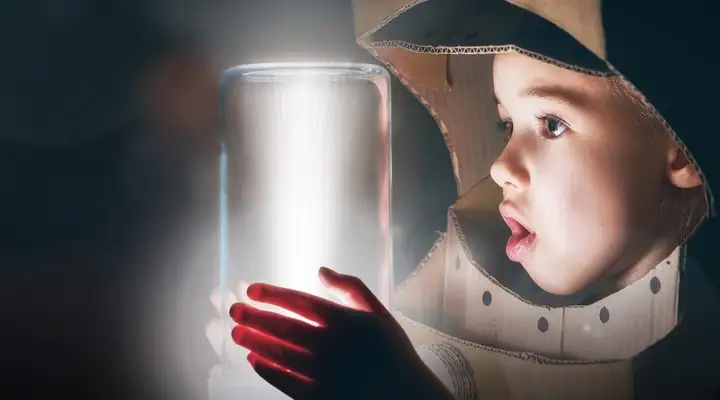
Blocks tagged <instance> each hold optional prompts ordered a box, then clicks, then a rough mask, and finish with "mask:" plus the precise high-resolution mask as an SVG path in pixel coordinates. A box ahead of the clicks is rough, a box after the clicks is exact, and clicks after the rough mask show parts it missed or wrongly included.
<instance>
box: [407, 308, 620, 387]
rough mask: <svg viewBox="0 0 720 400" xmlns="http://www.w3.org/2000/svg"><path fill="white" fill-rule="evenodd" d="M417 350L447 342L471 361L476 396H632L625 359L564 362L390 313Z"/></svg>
mask: <svg viewBox="0 0 720 400" xmlns="http://www.w3.org/2000/svg"><path fill="white" fill-rule="evenodd" d="M394 315H395V318H396V319H397V320H398V322H399V323H400V325H401V326H402V327H403V329H404V330H405V332H406V333H407V334H408V336H409V337H410V339H411V342H412V343H413V345H414V346H415V347H416V348H417V347H420V346H428V345H433V344H446V345H450V346H452V347H453V348H454V349H456V350H457V351H459V352H460V353H461V354H462V355H463V357H464V358H465V359H466V360H467V361H468V362H469V365H470V369H471V370H467V371H465V373H466V374H470V375H472V376H473V379H474V381H475V387H476V390H477V392H478V393H477V398H478V399H512V400H519V399H631V398H632V397H633V379H632V378H633V375H632V365H631V363H630V362H629V361H622V360H619V361H602V362H592V361H566V360H555V359H551V358H547V357H543V356H539V355H536V354H532V353H523V352H509V351H504V350H500V349H496V348H493V347H489V346H483V345H479V344H477V343H473V342H469V341H466V340H462V339H458V338H456V337H453V336H450V335H447V334H445V333H442V332H440V331H438V330H436V329H433V328H431V327H429V326H426V325H423V324H420V323H418V322H415V321H413V320H412V319H410V318H408V317H406V316H404V315H403V314H402V313H400V312H395V313H394Z"/></svg>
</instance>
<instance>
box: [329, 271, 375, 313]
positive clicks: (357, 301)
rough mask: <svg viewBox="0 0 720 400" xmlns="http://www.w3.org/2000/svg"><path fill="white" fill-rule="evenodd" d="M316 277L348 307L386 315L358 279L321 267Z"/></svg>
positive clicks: (373, 296)
mask: <svg viewBox="0 0 720 400" xmlns="http://www.w3.org/2000/svg"><path fill="white" fill-rule="evenodd" d="M318 275H319V276H320V281H321V282H322V284H323V285H324V286H325V287H326V288H327V289H329V290H330V291H331V292H333V294H335V295H337V296H338V297H340V298H342V299H344V300H345V303H346V304H347V305H348V306H350V307H352V308H354V309H356V310H360V311H368V312H372V313H375V314H383V315H384V314H388V311H387V309H386V308H385V306H384V305H383V304H382V303H381V302H380V300H378V299H377V297H375V295H374V294H373V293H372V292H371V291H370V289H368V287H367V286H366V285H365V284H364V283H363V281H362V280H360V278H358V277H356V276H352V275H344V274H340V273H338V272H335V271H333V270H331V269H330V268H327V267H321V268H320V271H318Z"/></svg>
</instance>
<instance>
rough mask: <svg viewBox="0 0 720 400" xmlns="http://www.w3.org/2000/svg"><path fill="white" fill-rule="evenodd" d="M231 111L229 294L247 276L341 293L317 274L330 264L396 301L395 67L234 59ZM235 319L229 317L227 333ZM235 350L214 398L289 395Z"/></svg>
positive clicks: (225, 268)
mask: <svg viewBox="0 0 720 400" xmlns="http://www.w3.org/2000/svg"><path fill="white" fill-rule="evenodd" d="M221 113H222V118H223V123H224V139H223V153H222V155H221V160H220V164H221V165H220V175H221V176H220V179H221V205H220V209H221V216H220V221H221V227H220V229H221V232H220V237H221V240H220V249H219V250H220V262H219V264H220V265H219V270H220V271H219V272H220V273H219V278H220V289H221V293H223V296H222V298H223V299H228V298H233V295H234V296H235V297H239V298H240V300H246V301H247V298H243V295H244V293H242V291H243V289H242V285H241V284H240V285H238V283H239V282H247V283H252V282H267V283H271V284H275V285H279V286H285V287H290V288H292V289H298V290H302V291H305V292H309V293H312V294H315V295H318V296H321V297H325V298H328V299H331V300H337V299H333V298H332V297H331V295H330V293H328V292H327V291H326V290H325V289H324V288H323V287H322V285H321V283H320V280H319V278H318V276H317V271H318V269H319V267H321V266H327V267H330V268H332V269H334V270H336V271H338V272H340V273H345V274H351V275H355V276H357V277H359V278H361V279H362V280H363V282H365V284H366V285H367V286H368V287H369V288H370V290H372V292H373V293H374V294H375V295H376V296H377V297H378V298H379V299H380V300H381V301H382V302H383V303H384V304H385V305H386V306H388V307H389V306H390V301H391V294H392V288H393V271H392V237H391V226H392V225H391V221H392V218H391V133H390V78H389V74H388V73H387V71H385V70H384V69H383V68H382V67H379V66H375V65H369V64H350V63H273V64H252V65H243V66H239V67H235V68H232V69H229V70H227V71H226V72H225V73H224V74H223V77H222V83H221ZM238 287H240V288H241V289H238ZM231 292H232V294H231ZM238 292H241V293H238ZM229 306H230V304H227V303H225V304H223V305H222V309H223V312H224V314H227V309H228V308H229ZM223 316H224V317H226V315H223ZM226 318H227V317H226ZM232 326H233V324H232V322H231V321H229V320H228V321H227V330H228V332H229V331H230V330H231V329H232ZM226 340H230V339H229V336H228V337H227V338H226ZM228 347H232V345H231V346H224V347H223V348H224V349H227V348H228ZM225 353H227V350H226V352H225ZM231 358H232V357H229V355H228V354H223V366H222V369H223V376H224V379H225V381H226V382H225V384H223V385H221V386H224V387H225V389H224V390H215V395H213V397H214V400H216V399H221V398H224V396H223V395H222V394H221V392H224V393H226V394H227V396H228V398H244V399H245V398H247V399H250V398H263V399H270V398H286V397H284V395H281V394H280V393H279V392H278V391H276V390H275V389H274V388H270V387H269V385H268V384H267V383H265V382H264V381H262V380H260V378H259V377H256V376H255V374H254V372H253V371H252V370H250V367H249V364H247V363H240V364H242V365H238V363H237V361H235V362H233V360H232V359H231ZM235 360H237V358H235ZM275 396H277V397H275Z"/></svg>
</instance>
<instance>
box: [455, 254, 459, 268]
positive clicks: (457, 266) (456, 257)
mask: <svg viewBox="0 0 720 400" xmlns="http://www.w3.org/2000/svg"><path fill="white" fill-rule="evenodd" d="M455 269H460V256H455Z"/></svg>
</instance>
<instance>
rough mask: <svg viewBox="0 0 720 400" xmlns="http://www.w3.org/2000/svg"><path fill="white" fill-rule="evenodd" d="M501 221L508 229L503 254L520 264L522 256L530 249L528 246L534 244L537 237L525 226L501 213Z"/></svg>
mask: <svg viewBox="0 0 720 400" xmlns="http://www.w3.org/2000/svg"><path fill="white" fill-rule="evenodd" d="M502 217H503V220H505V223H506V224H507V226H508V227H509V228H510V232H511V235H510V238H509V239H508V241H507V245H506V246H505V253H506V254H507V256H508V258H509V259H510V260H512V261H514V262H520V260H521V259H522V257H523V255H524V254H525V253H526V252H527V251H528V250H529V249H530V246H531V245H532V244H533V243H534V242H535V238H536V237H537V235H536V234H535V232H533V231H531V230H530V229H528V228H527V227H526V226H525V225H523V224H521V223H520V222H518V221H517V220H516V219H514V218H512V217H510V216H507V215H505V214H504V213H503V216H502Z"/></svg>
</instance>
